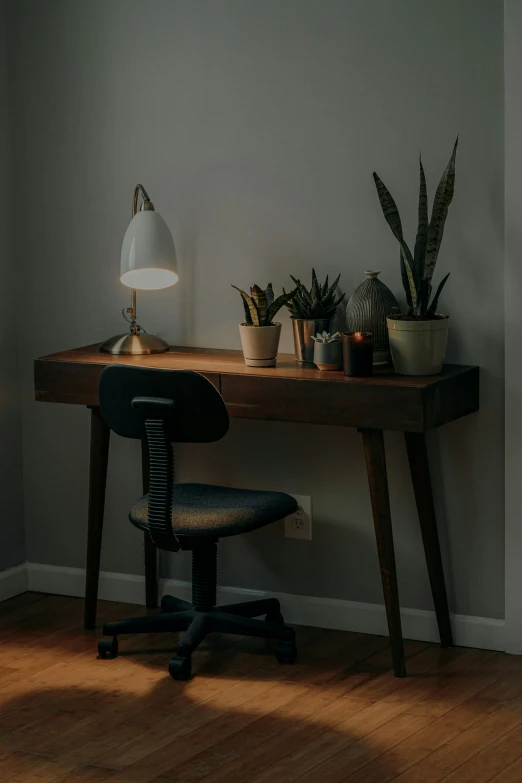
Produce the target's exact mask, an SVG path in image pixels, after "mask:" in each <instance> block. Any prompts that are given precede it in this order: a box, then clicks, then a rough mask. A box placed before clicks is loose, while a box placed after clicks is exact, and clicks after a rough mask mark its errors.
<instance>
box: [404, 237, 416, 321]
mask: <svg viewBox="0 0 522 783" xmlns="http://www.w3.org/2000/svg"><path fill="white" fill-rule="evenodd" d="M401 252H402V260H403V263H404V268H405V270H406V276H407V278H408V284H409V289H410V296H411V306H412V308H413V312H414V313H415V315H418V313H417V289H416V287H415V280H414V279H413V272H412V269H411V266H410V262H409V261H408V259H407V258H406V256H405V254H404V251H403V250H402V247H401Z"/></svg>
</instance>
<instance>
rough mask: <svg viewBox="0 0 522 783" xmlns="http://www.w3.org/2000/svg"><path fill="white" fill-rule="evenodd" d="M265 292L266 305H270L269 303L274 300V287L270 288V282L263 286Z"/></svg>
mask: <svg viewBox="0 0 522 783" xmlns="http://www.w3.org/2000/svg"><path fill="white" fill-rule="evenodd" d="M265 294H266V303H267V305H268V307H270V305H271V304H272V302H273V301H274V289H273V288H272V283H269V284H268V285H267V287H266V288H265Z"/></svg>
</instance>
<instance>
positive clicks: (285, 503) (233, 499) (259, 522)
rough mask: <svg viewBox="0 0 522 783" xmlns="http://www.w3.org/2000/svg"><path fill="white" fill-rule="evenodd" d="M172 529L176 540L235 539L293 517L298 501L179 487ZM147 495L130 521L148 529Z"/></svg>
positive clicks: (267, 494)
mask: <svg viewBox="0 0 522 783" xmlns="http://www.w3.org/2000/svg"><path fill="white" fill-rule="evenodd" d="M173 494H174V497H173V504H172V528H173V530H174V533H175V534H176V535H177V536H217V537H218V538H221V537H223V536H235V535H237V534H238V533H246V532H247V531H248V530H255V529H256V528H258V527H263V526H264V525H269V524H270V523H271V522H276V521H277V520H278V519H283V517H286V516H288V515H289V514H293V512H294V511H296V509H297V502H296V500H295V498H293V497H291V496H290V495H286V494H284V493H283V492H261V491H257V490H250V489H232V488H230V487H216V486H214V485H212V484H176V485H175V486H174V493H173ZM148 497H149V496H148V495H144V496H143V497H142V498H140V500H138V502H137V503H135V504H134V505H133V507H132V508H131V511H130V514H129V519H130V521H131V522H132V523H133V525H136V526H137V527H139V528H141V529H142V530H146V529H147V527H148Z"/></svg>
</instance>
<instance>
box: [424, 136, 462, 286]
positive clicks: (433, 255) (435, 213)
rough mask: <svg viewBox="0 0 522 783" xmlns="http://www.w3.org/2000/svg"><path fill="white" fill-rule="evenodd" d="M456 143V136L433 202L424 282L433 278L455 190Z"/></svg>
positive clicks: (457, 141)
mask: <svg viewBox="0 0 522 783" xmlns="http://www.w3.org/2000/svg"><path fill="white" fill-rule="evenodd" d="M458 143H459V137H458V136H457V140H456V141H455V145H454V147H453V152H452V153H451V158H450V159H449V161H448V165H447V166H446V168H445V169H444V173H443V175H442V177H441V180H440V182H439V185H438V187H437V191H436V193H435V198H434V200H433V208H432V210H431V220H430V225H429V227H428V245H427V249H426V263H425V265H424V278H425V279H426V280H431V278H432V277H433V272H434V271H435V264H436V263H437V256H438V255H439V249H440V243H441V242H442V235H443V234H444V225H445V223H446V217H447V216H448V209H449V205H450V204H451V202H452V199H453V193H454V190H455V158H456V156H457V145H458Z"/></svg>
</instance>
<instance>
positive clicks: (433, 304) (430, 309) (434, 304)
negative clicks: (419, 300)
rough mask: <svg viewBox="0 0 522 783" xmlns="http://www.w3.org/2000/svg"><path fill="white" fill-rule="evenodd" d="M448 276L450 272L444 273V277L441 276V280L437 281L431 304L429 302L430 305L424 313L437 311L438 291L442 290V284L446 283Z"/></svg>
mask: <svg viewBox="0 0 522 783" xmlns="http://www.w3.org/2000/svg"><path fill="white" fill-rule="evenodd" d="M449 276H450V273H449V272H448V274H447V275H446V277H443V278H442V280H441V281H440V283H439V287H438V288H437V291H436V293H435V296H434V297H433V299H432V300H431V304H430V306H429V307H428V309H427V310H426V315H435V314H436V312H437V306H438V304H439V296H440V292H441V291H442V289H443V288H444V284H445V283H446V280H447V279H448V277H449Z"/></svg>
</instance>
